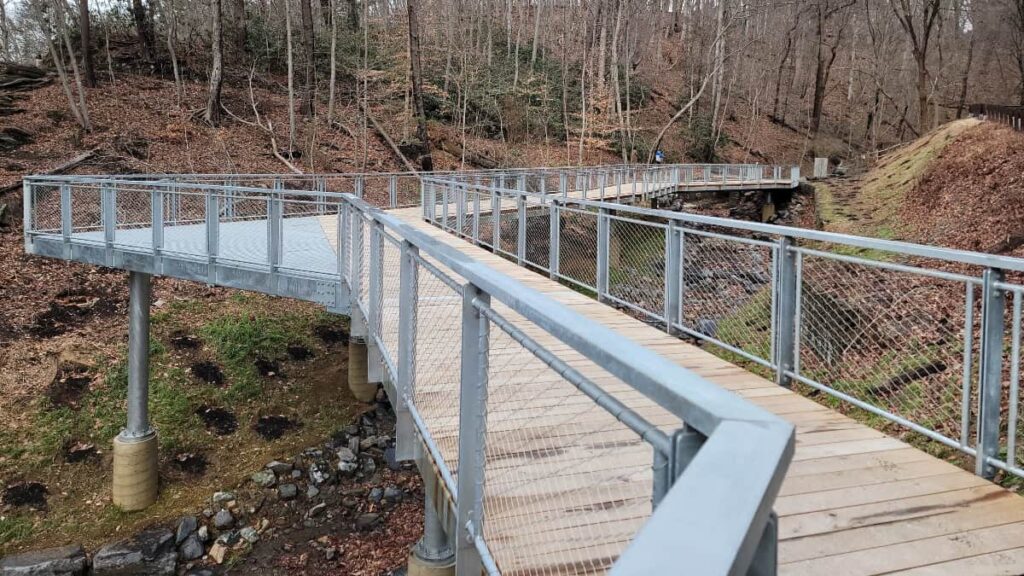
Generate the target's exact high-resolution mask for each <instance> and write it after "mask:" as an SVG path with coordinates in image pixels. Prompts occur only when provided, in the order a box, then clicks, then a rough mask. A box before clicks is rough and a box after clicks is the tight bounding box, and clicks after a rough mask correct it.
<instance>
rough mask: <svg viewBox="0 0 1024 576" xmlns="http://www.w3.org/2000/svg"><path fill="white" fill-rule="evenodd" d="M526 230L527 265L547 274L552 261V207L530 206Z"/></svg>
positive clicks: (527, 210) (524, 255)
mask: <svg viewBox="0 0 1024 576" xmlns="http://www.w3.org/2000/svg"><path fill="white" fill-rule="evenodd" d="M524 229H525V232H526V237H525V240H524V244H523V258H524V261H525V263H526V264H530V265H532V266H535V267H537V268H538V269H540V270H542V271H545V272H546V271H547V270H548V267H549V264H550V260H551V207H550V206H549V205H544V204H530V205H528V206H527V208H526V225H525V227H524Z"/></svg>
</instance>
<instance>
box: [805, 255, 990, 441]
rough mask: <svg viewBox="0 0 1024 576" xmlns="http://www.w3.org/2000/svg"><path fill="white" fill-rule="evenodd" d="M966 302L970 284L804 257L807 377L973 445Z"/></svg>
mask: <svg viewBox="0 0 1024 576" xmlns="http://www.w3.org/2000/svg"><path fill="white" fill-rule="evenodd" d="M971 289H973V287H972V288H971ZM957 294H959V296H956V295H957ZM967 299H968V297H967V288H965V285H964V284H963V283H962V282H957V281H952V280H947V279H940V278H934V277H929V276H923V275H920V274H915V273H910V272H907V271H898V270H889V269H883V268H880V267H874V266H869V265H865V264H859V263H854V262H848V261H842V260H834V259H830V258H823V257H818V256H809V255H807V254H804V255H803V263H802V282H801V284H800V322H799V325H798V327H797V329H798V331H799V332H798V336H799V348H798V354H799V357H798V366H799V374H800V375H801V376H803V377H805V378H808V379H810V380H812V381H815V382H817V383H819V384H821V385H822V386H823V387H825V388H827V389H830V390H834V391H836V392H840V393H842V394H846V395H848V396H850V397H852V398H855V399H857V400H860V401H862V402H865V403H867V404H870V405H872V406H874V407H876V408H878V409H881V410H883V411H885V412H887V413H889V414H892V415H895V416H898V417H901V418H904V419H906V420H908V421H910V422H912V423H915V424H918V425H920V426H923V427H925V428H927V429H930V430H932V431H934V432H936V433H938V434H940V435H941V436H943V437H945V438H947V439H949V440H950V441H952V442H958V443H962V444H967V443H968V442H970V436H972V434H971V433H970V426H971V422H973V421H974V417H973V415H972V411H973V408H971V406H972V403H971V402H970V398H971V394H972V390H974V389H975V388H976V387H975V386H974V385H973V384H972V383H971V381H972V380H973V379H974V376H973V373H972V371H970V370H968V371H965V369H964V360H965V356H967V355H969V356H968V357H972V358H973V356H975V355H976V352H975V347H973V346H972V347H970V348H969V349H968V350H967V351H966V352H965V344H964V342H965V321H964V318H966V316H967V307H968V302H967ZM979 310H980V309H979ZM973 315H974V317H975V318H976V319H977V318H979V317H980V314H978V313H974V314H973ZM973 324H974V326H971V328H970V329H971V331H972V333H973V334H971V338H970V340H973V342H975V343H977V342H978V341H979V337H978V335H977V328H976V326H977V322H974V323H973ZM965 372H966V373H965ZM965 378H966V383H965ZM965 390H966V394H965ZM975 394H976V392H975Z"/></svg>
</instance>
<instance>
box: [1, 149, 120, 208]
mask: <svg viewBox="0 0 1024 576" xmlns="http://www.w3.org/2000/svg"><path fill="white" fill-rule="evenodd" d="M99 150H100V149H99V148H93V149H92V150H89V151H88V152H85V153H82V154H79V155H78V156H75V157H74V158H72V159H70V160H68V161H67V162H64V163H63V164H61V165H59V166H55V167H53V168H50V169H49V170H43V171H41V172H36V174H37V175H41V176H52V175H54V174H63V173H64V172H67V171H68V170H71V169H72V168H75V167H76V166H79V165H81V164H84V163H85V162H87V161H89V160H91V159H92V158H93V157H94V156H95V155H96V154H97V152H99ZM22 182H23V181H22V180H18V181H17V182H15V183H13V184H9V185H7V186H4V187H3V188H0V197H3V196H4V195H5V194H7V193H9V192H13V191H15V190H18V189H20V188H21V187H22ZM15 212H16V213H17V210H15Z"/></svg>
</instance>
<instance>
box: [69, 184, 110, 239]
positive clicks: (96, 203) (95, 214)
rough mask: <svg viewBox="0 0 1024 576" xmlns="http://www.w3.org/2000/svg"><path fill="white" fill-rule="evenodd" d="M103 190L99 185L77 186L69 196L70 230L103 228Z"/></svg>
mask: <svg viewBox="0 0 1024 576" xmlns="http://www.w3.org/2000/svg"><path fill="white" fill-rule="evenodd" d="M102 197H103V192H102V190H101V189H100V187H99V186H77V187H75V189H74V190H73V194H72V196H71V232H72V234H78V233H82V232H97V231H102V230H103V198H102Z"/></svg>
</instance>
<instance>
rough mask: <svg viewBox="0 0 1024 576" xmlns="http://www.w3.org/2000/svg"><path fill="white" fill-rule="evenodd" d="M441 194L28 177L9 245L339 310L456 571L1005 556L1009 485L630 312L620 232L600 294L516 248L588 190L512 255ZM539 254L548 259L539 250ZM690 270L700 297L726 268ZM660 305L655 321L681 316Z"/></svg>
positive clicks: (1015, 512) (925, 568) (603, 257)
mask: <svg viewBox="0 0 1024 576" xmlns="http://www.w3.org/2000/svg"><path fill="white" fill-rule="evenodd" d="M588 189H589V188H588ZM515 194H517V193H516V192H515V191H512V195H513V196H514V195H515ZM519 194H525V193H522V192H521V191H520V192H519ZM424 197H426V195H425V196H424ZM499 198H501V196H499ZM455 199H458V201H459V202H460V203H461V204H460V207H458V208H457V207H455V206H453V207H452V208H451V214H456V213H458V214H461V215H462V219H463V221H462V222H460V223H459V224H460V225H459V227H457V228H456V227H454V226H452V224H453V222H454V221H455V218H454V217H447V216H446V217H445V218H444V219H443V220H441V219H439V218H438V217H437V212H438V208H439V207H438V206H437V205H436V199H435V200H434V201H432V202H431V206H428V207H427V208H423V207H417V208H414V209H395V210H389V211H381V210H377V209H375V208H373V207H372V206H369V205H368V204H366V203H365V202H363V201H362V200H360V199H358V198H357V197H355V196H354V195H351V194H345V195H339V194H331V193H326V192H323V191H311V192H301V191H282V190H271V191H268V190H266V189H256V188H244V187H240V186H220V185H210V184H189V183H167V182H144V181H128V180H123V179H113V178H112V179H107V180H104V179H102V178H97V177H92V178H85V179H83V180H81V181H74V180H69V179H62V178H57V179H49V178H45V177H40V178H32V179H29V180H27V182H26V207H25V210H26V250H27V251H28V252H29V253H32V254H37V255H42V256H49V257H54V258H62V259H67V260H75V261H80V262H86V263H92V264H97V265H103V266H111V267H117V268H123V269H127V270H130V271H132V272H133V275H138V274H163V275H169V276H175V277H179V278H185V279H192V280H197V281H202V282H207V283H211V284H218V285H224V286H232V287H237V288H243V289H249V290H258V291H261V292H266V293H270V294H278V295H282V296H288V297H293V298H300V299H305V300H310V301H313V302H317V303H320V304H322V305H324V306H325V307H327V308H328V309H329V310H333V311H336V312H339V313H347V314H350V315H351V317H352V320H353V336H357V337H363V338H365V339H366V341H367V344H368V347H369V355H370V356H369V367H370V374H371V379H372V380H374V381H379V382H381V383H382V384H383V385H384V387H385V389H387V390H388V392H389V398H390V399H391V402H392V404H393V406H394V408H395V411H396V413H397V415H398V431H397V438H398V446H397V453H398V456H399V458H402V459H414V460H416V461H417V463H418V464H419V466H420V470H421V472H423V474H424V477H425V481H426V484H427V488H428V492H431V493H435V494H436V495H437V496H438V502H437V505H438V506H437V508H438V509H437V510H436V512H437V513H438V514H439V515H440V516H441V517H442V519H443V520H442V521H443V522H444V524H445V526H446V531H447V532H448V533H449V534H451V535H452V538H453V541H454V545H455V547H456V559H457V562H458V569H459V573H460V574H478V573H480V572H481V571H484V572H487V573H489V574H499V573H500V574H523V575H533V574H545V575H547V574H597V573H605V572H611V573H613V574H627V575H632V574H653V573H685V574H744V573H750V574H754V573H758V574H762V573H771V572H772V571H773V570H775V568H776V567H777V569H778V572H779V573H781V574H826V573H827V574H837V575H838V574H888V573H912V574H1019V573H1024V499H1021V498H1020V497H1019V496H1017V495H1016V494H1014V493H1012V492H1010V491H1008V490H1005V489H1003V488H1001V487H999V486H997V485H995V484H993V483H991V482H990V481H989V480H987V479H985V478H984V477H982V476H979V475H975V474H972V473H971V472H969V471H966V470H963V469H961V468H959V467H957V466H954V465H952V464H950V463H947V462H944V461H942V460H939V459H937V458H934V457H932V456H930V455H928V454H927V453H925V452H923V451H921V450H919V449H917V448H914V447H912V446H910V445H909V444H907V443H905V442H903V441H901V440H899V439H896V438H892V437H890V436H887V435H885V434H883V433H882V432H879V431H877V430H875V429H872V428H869V427H867V426H864V425H862V424H860V423H858V422H857V421H855V420H853V419H852V418H850V417H848V416H845V415H843V414H840V413H838V412H836V411H834V410H832V409H829V408H827V407H825V406H823V405H821V404H818V403H816V402H814V401H812V400H809V399H807V398H805V397H803V396H801V395H798V394H796V393H794V392H793V391H791V390H790V389H789V388H787V387H783V386H780V385H779V384H778V383H777V382H773V381H770V380H768V379H766V378H764V377H762V376H758V375H756V374H754V373H752V372H750V371H748V370H746V369H744V368H741V367H739V366H737V365H736V364H733V363H730V362H728V361H726V360H724V359H722V358H720V357H719V356H716V355H713V354H711V353H710V352H708V351H707V350H704V349H702V348H701V347H698V346H695V345H694V344H692V343H690V342H686V341H684V340H681V339H680V338H679V337H678V335H677V334H679V333H683V334H687V333H688V332H687V331H686V330H682V331H680V332H677V333H676V334H670V333H668V332H666V330H665V329H664V326H659V325H657V323H656V322H653V323H652V322H651V321H650V319H647V318H643V314H638V313H637V312H638V311H639V310H641V309H642V304H643V302H642V300H643V299H640V300H636V299H635V298H634V299H633V300H630V298H633V296H631V295H630V294H626V293H624V292H621V291H616V285H615V284H614V282H613V280H615V279H614V278H612V279H610V277H611V276H614V274H611V273H610V271H609V269H608V265H607V262H608V260H609V258H611V257H612V256H611V254H613V253H614V250H612V249H611V243H612V238H613V237H614V235H618V234H622V233H625V232H626V230H625V229H623V230H617V229H616V228H614V227H612V226H611V224H609V223H608V222H604V223H598V224H597V228H596V236H595V238H594V241H595V243H596V244H597V252H596V254H597V261H596V276H597V278H596V294H597V295H598V296H599V297H600V298H601V299H602V300H604V302H599V301H598V300H596V299H594V298H591V297H590V296H588V295H585V294H584V293H581V291H580V290H578V289H574V288H570V287H569V286H567V285H566V282H568V283H572V284H582V286H583V288H584V291H586V290H587V288H586V284H585V283H584V282H582V281H580V280H579V279H577V280H576V281H575V282H572V278H571V277H570V272H569V269H570V266H569V264H570V258H569V256H570V252H569V250H568V248H569V246H568V244H566V245H565V246H563V250H565V253H563V254H559V252H558V250H557V247H556V246H557V243H556V246H547V245H544V246H543V250H534V251H531V250H529V249H530V248H536V246H535V245H534V244H535V241H534V237H533V236H531V235H530V234H529V231H530V230H532V229H533V228H534V227H531V226H530V225H529V224H530V222H529V220H528V219H529V218H537V214H536V212H538V211H542V210H545V209H547V210H549V211H551V210H554V212H549V213H548V218H547V219H548V220H554V222H553V223H552V224H551V226H550V227H548V226H547V223H546V222H545V225H544V226H543V228H544V230H546V231H547V230H550V231H554V232H557V231H558V225H559V224H558V222H559V221H558V218H562V217H563V216H567V215H568V216H571V215H572V210H578V211H579V213H578V214H577V215H576V216H571V217H576V218H582V214H583V213H587V214H591V207H589V206H582V207H578V208H574V207H570V204H569V203H562V204H557V203H544V202H543V201H540V202H535V203H534V204H531V207H530V210H529V211H527V212H520V214H523V215H524V216H527V218H523V219H522V220H520V221H519V222H518V223H517V224H516V225H515V226H514V227H512V229H510V230H507V231H506V233H508V234H513V230H515V232H514V234H515V237H514V241H513V243H514V244H516V245H517V248H514V249H513V250H514V252H513V253H508V252H506V255H508V256H511V257H512V258H514V259H516V256H517V255H518V259H516V261H513V260H509V259H506V258H503V257H502V256H500V255H498V254H495V253H494V252H493V251H491V250H488V249H486V248H485V247H481V246H479V245H476V244H480V243H481V241H480V238H489V237H490V235H488V234H487V233H486V232H483V231H481V230H480V228H481V227H482V225H483V224H482V223H481V222H480V220H481V217H482V216H483V215H484V212H483V211H482V210H476V211H475V212H474V211H473V210H471V209H469V208H467V203H468V202H471V195H467V190H466V189H463V190H460V191H458V193H457V194H455V195H453V196H451V198H445V200H444V201H445V202H446V203H447V202H448V201H454V200H455ZM563 200H571V199H563ZM516 202H517V203H518V204H519V205H520V206H522V205H523V204H524V202H523V201H520V200H518V199H517V200H516ZM584 202H585V201H584ZM592 208H593V214H601V218H602V219H604V218H606V216H607V214H609V213H611V212H612V211H623V210H627V207H625V206H623V205H611V206H608V205H603V204H602V205H600V206H594V207H592ZM558 210H564V211H566V212H565V214H559V213H558ZM637 210H639V209H637ZM501 212H503V210H499V211H497V213H493V214H491V216H492V217H493V218H495V224H496V223H497V222H498V219H497V218H498V217H499V215H500V213H501ZM443 213H445V214H448V206H447V204H446V205H445V206H444V210H443ZM552 213H553V214H554V215H555V217H557V218H554V219H553V218H551V217H550V216H551V214H552ZM467 215H468V216H469V217H468V218H466V216H467ZM425 217H426V219H425ZM619 217H620V218H623V220H629V222H627V223H629V225H630V226H632V225H638V224H636V223H638V222H646V221H648V220H652V221H653V218H654V216H653V215H652V214H647V216H645V218H647V219H648V220H640V219H639V218H638V217H637V216H628V215H627V216H623V215H622V214H619ZM428 220H429V221H428ZM467 220H468V221H467ZM437 224H440V225H441V226H443V228H442V227H439V226H438V225H437ZM495 224H492V226H495ZM561 224H562V225H564V226H566V229H568V228H569V224H570V223H569V222H566V221H565V220H564V219H563V220H562V222H561ZM616 225H618V224H616ZM495 227H497V226H495ZM766 229H767V228H766ZM467 230H473V233H472V234H467V233H466V231H467ZM616 230H617V231H616ZM666 230H668V231H669V232H671V231H672V230H673V228H672V226H668V227H667V228H666ZM581 231H583V232H585V231H586V227H585V226H581V225H574V226H573V229H572V233H573V234H577V235H578V234H579V233H581ZM686 234H687V235H690V234H694V235H698V234H709V235H711V236H709V237H712V238H716V237H717V236H720V235H721V233H720V232H712V231H707V230H704V231H701V230H692V229H690V230H688V231H687V232H686ZM456 235H459V236H462V237H463V238H468V239H469V240H471V241H472V242H469V241H466V240H465V239H460V238H459V237H458V236H456ZM497 236H498V235H495V237H497ZM553 237H554V238H558V237H559V235H558V234H557V233H556V234H554V235H553ZM688 237H689V236H688ZM549 240H550V239H549ZM655 245H657V244H656V243H651V244H650V246H655ZM754 245H755V246H760V245H758V244H754ZM661 246H662V248H663V249H664V244H662V245H661ZM576 250H577V252H576V256H577V258H576V259H577V260H578V259H579V258H580V257H582V256H580V253H582V252H583V251H582V250H581V249H580V248H579V247H577V249H576ZM499 251H500V250H499ZM538 251H547V253H549V254H552V255H554V258H551V259H548V260H546V264H547V265H546V266H540V265H539V264H538V262H536V261H535V258H534V256H535V255H536V252H538ZM665 254H666V258H667V259H669V260H671V256H672V255H671V251H670V250H665ZM620 256H621V255H620ZM844 258H847V256H844ZM559 259H562V263H563V267H561V268H560V267H559V265H558V260H559ZM770 260H771V259H770V258H769V261H770ZM517 261H518V263H519V264H523V265H519V264H517ZM683 261H684V262H688V260H683ZM602 262H604V263H605V264H604V266H605V268H604V270H603V272H602ZM986 262H989V261H988V260H986ZM674 266H678V262H676V264H671V263H666V265H665V268H663V269H662V273H661V274H662V275H661V278H662V281H663V282H666V283H665V285H664V286H663V287H662V288H663V289H664V290H666V291H669V292H671V290H672V286H673V285H672V284H671V282H669V281H668V280H667V279H669V278H671V277H672V275H673V274H674V271H678V268H674ZM542 268H543V269H544V270H543V271H544V272H546V273H545V274H543V275H542V274H540V273H538V272H537V270H538V269H542ZM656 268H657V267H656ZM798 269H799V268H798ZM666 270H667V272H666ZM901 270H902V269H901ZM632 275H633V276H638V274H637V273H636V271H635V270H634V272H633V273H632ZM748 276H750V275H749V274H747V275H745V277H744V280H745V281H746V282H747V283H748V285H747V289H748V292H756V290H755V289H756V288H757V286H750V285H749V284H750V282H751V280H750V278H749V277H748ZM602 278H603V279H602ZM681 278H683V279H685V277H683V276H681ZM711 280H714V281H715V282H716V283H718V289H719V291H720V292H721V293H722V294H726V293H728V292H729V289H731V283H732V282H733V281H734V280H733V279H730V278H728V277H725V276H722V277H718V276H714V277H711ZM619 281H621V279H620V280H619ZM994 282H995V283H996V285H998V286H1002V285H1003V283H1004V281H1003V278H1002V277H1000V278H999V279H998V280H995V281H994ZM775 284H776V280H775V279H774V276H773V280H772V286H773V287H774V286H775ZM798 285H800V284H798ZM683 286H685V287H687V289H691V290H692V286H689V285H687V284H685V282H684V284H683ZM779 286H780V287H779V288H778V290H775V289H774V288H773V294H775V292H777V293H778V294H780V295H781V294H784V293H785V291H786V290H785V283H784V282H781V283H780V284H779ZM972 286H973V284H972ZM677 288H678V286H677ZM1004 290H1005V291H1006V292H1008V293H1014V294H1016V292H1013V288H1012V286H1011V285H1009V284H1006V288H1005V289H1004ZM133 294H134V292H133ZM133 297H134V296H133ZM1019 301H1020V299H1019V298H1017V299H1016V300H1015V301H1014V302H1015V303H1017V305H1016V307H1015V308H1014V311H1013V312H1010V314H1009V315H1010V318H1011V321H1010V324H1011V325H1012V326H1013V327H1015V328H1016V340H1015V341H1014V342H1015V344H1014V346H1016V348H1014V350H1015V351H1016V353H1017V354H1018V356H1017V358H1019V332H1020V330H1019V324H1020V321H1019V318H1020V306H1019ZM628 302H634V304H633V306H632V307H629V306H623V303H628ZM637 302H639V303H637ZM798 302H799V299H798ZM609 303H610V304H615V305H617V306H619V308H620V309H616V308H615V307H613V306H610V305H609ZM661 304H662V303H660V302H655V303H654V306H653V308H655V309H657V308H659V306H661ZM670 304H671V303H668V304H667V305H665V307H664V309H665V310H668V312H666V318H667V320H668V326H669V328H670V329H673V328H675V327H676V324H679V326H681V327H685V326H686V325H689V324H688V323H687V322H685V321H684V320H685V318H678V317H677V318H676V319H675V320H673V316H672V314H674V313H675V312H673V311H671V310H670V309H671V308H672V306H671V305H670ZM679 309H680V310H681V311H683V312H685V307H684V306H683V305H682V304H681V303H680V308H679ZM1014 314H1016V315H1015V316H1014ZM773 317H774V312H773ZM797 317H798V318H797V321H798V324H797V325H798V326H799V313H797ZM645 320H646V321H645ZM991 321H992V320H991V315H989V322H991ZM133 322H134V317H133ZM969 324H970V323H969ZM670 331H674V330H670ZM691 335H693V334H691ZM798 335H799V333H798ZM704 336H706V341H711V342H721V343H722V344H728V343H727V342H725V341H722V340H716V339H715V338H714V337H712V336H709V335H707V334H705V335H704ZM719 336H722V337H723V338H724V335H721V334H719ZM798 344H799V343H798ZM736 349H737V350H738V351H741V352H742V349H741V348H740V347H736ZM797 349H799V345H798V346H797ZM1000 351H1001V350H1000ZM744 359H745V358H744V357H737V361H739V360H744ZM129 360H130V364H131V362H132V361H133V360H132V359H131V358H130V359H129ZM808 360H809V358H805V361H808ZM769 364H771V362H769ZM969 371H970V369H968V372H969ZM132 372H133V373H135V372H138V371H132ZM783 372H786V373H787V374H789V375H791V376H799V375H800V371H799V369H796V370H783ZM141 373H143V374H144V373H145V371H141ZM801 382H802V381H801ZM1015 382H1016V380H1014V383H1015ZM130 390H132V384H131V383H130ZM1015 390H1016V389H1015V388H1014V391H1015ZM131 394H132V393H131V391H130V392H129V396H130V398H131ZM1014 406H1016V404H1014ZM997 414H998V412H997ZM129 421H130V422H131V412H130V414H129ZM997 422H998V418H997ZM1013 428H1014V426H1012V425H1011V426H1010V429H1013ZM794 432H795V436H794ZM982 435H983V434H982ZM794 437H795V442H794V440H793V439H794ZM985 450H987V448H986V447H984V446H982V447H981V448H980V449H979V450H978V452H977V453H980V454H984V453H986V452H985ZM1010 453H1014V450H1012V449H1011V450H1010ZM990 460H991V459H990ZM1008 460H1010V461H1009V462H1008V463H1006V464H1004V466H1006V467H1007V468H1010V469H1012V468H1013V466H1014V464H1015V462H1016V460H1014V459H1009V458H1008ZM772 510H774V513H772V512H771V511H772ZM775 515H777V518H778V519H777V520H776V519H775Z"/></svg>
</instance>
